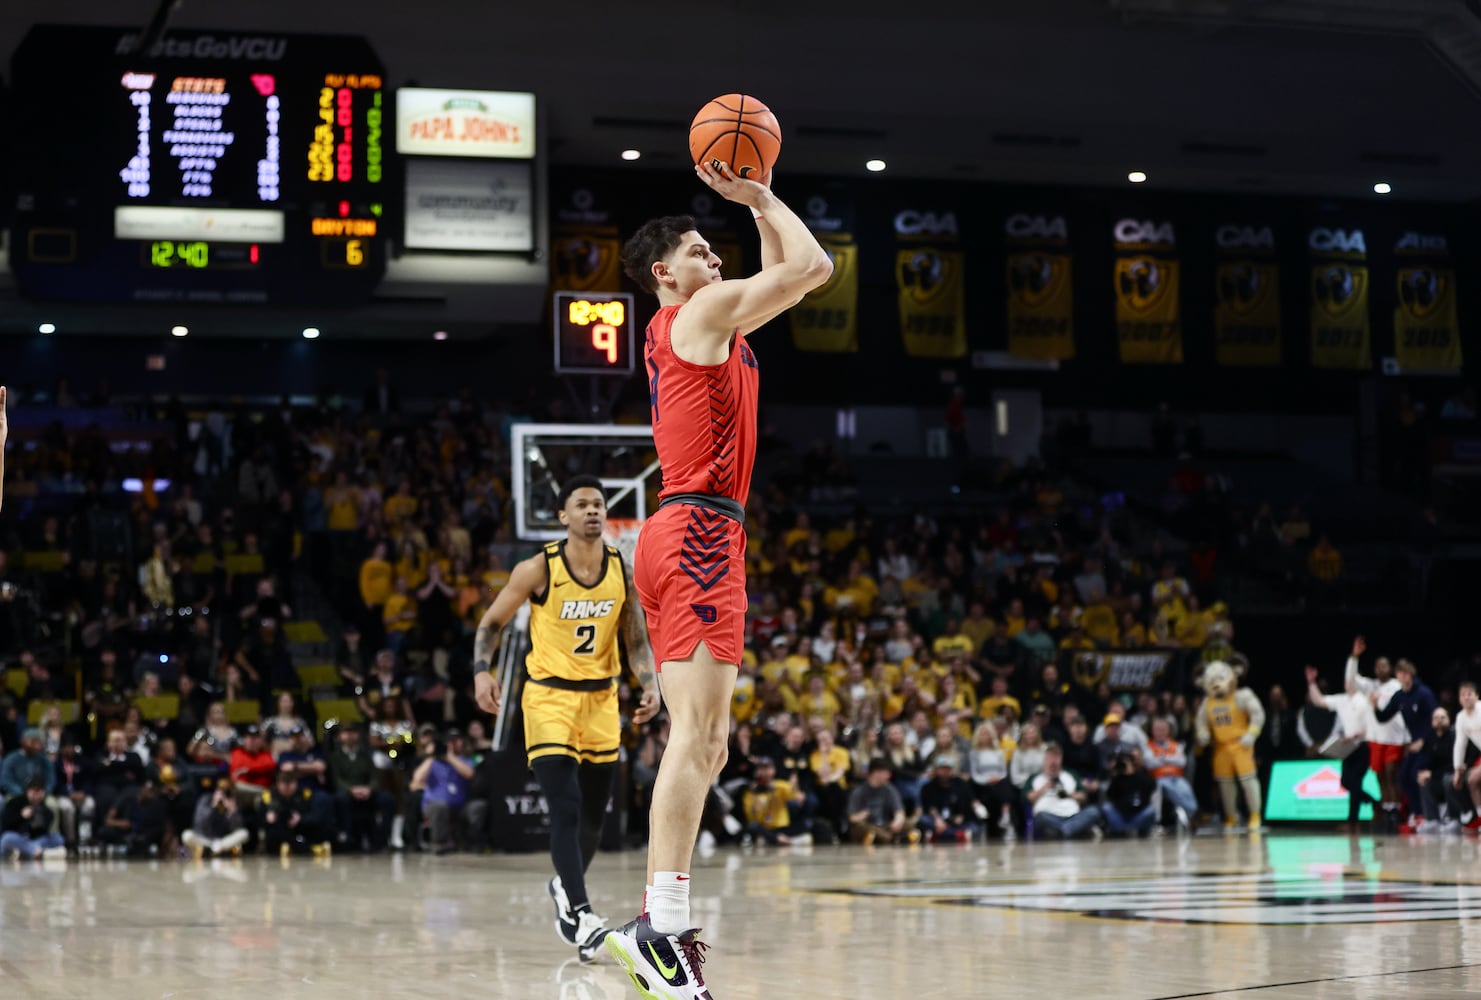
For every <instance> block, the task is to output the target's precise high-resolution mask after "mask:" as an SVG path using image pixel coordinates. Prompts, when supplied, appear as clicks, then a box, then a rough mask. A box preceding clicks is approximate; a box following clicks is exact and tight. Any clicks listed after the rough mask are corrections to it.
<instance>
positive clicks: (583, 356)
mask: <svg viewBox="0 0 1481 1000" xmlns="http://www.w3.org/2000/svg"><path fill="white" fill-rule="evenodd" d="M555 370H556V371H557V372H561V373H563V374H586V375H629V374H631V373H632V370H633V297H632V296H631V295H628V294H626V293H619V292H609V293H606V294H603V293H600V292H556V293H555Z"/></svg>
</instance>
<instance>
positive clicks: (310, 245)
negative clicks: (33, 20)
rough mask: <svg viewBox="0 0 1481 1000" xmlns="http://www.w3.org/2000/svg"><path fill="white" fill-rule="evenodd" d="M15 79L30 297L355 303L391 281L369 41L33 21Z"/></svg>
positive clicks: (389, 201) (18, 178)
mask: <svg viewBox="0 0 1481 1000" xmlns="http://www.w3.org/2000/svg"><path fill="white" fill-rule="evenodd" d="M11 79H12V81H13V85H14V86H13V100H12V107H13V109H14V136H13V138H14V141H13V142H12V143H10V148H11V150H13V153H12V154H11V155H10V156H9V159H10V164H9V166H10V168H11V172H12V173H13V175H14V177H15V189H16V205H17V210H16V213H15V242H14V244H13V246H14V249H13V250H12V253H11V266H12V269H13V270H14V272H15V275H16V280H17V283H18V284H19V286H20V288H21V290H22V291H23V292H24V293H25V294H26V295H27V296H28V297H31V298H39V299H54V300H91V301H125V302H126V301H144V302H190V303H203V304H204V303H223V304H232V305H236V304H247V303H297V304H327V305H349V304H353V303H355V302H359V301H363V300H364V299H366V298H368V297H369V295H370V293H371V292H372V291H373V290H374V288H375V286H376V284H377V283H378V282H379V280H380V278H381V276H382V275H383V274H384V271H385V263H386V261H385V258H386V254H385V247H386V234H387V233H388V231H389V230H388V229H387V225H388V220H387V219H386V217H385V216H386V212H387V210H388V209H392V208H396V207H399V205H400V204H401V198H400V197H399V196H393V194H392V191H391V182H390V180H389V179H388V177H387V173H388V170H387V168H388V162H387V161H388V152H389V146H390V144H391V140H392V138H393V136H394V134H395V133H394V131H393V125H394V123H393V122H392V121H391V107H390V105H391V103H392V102H391V95H390V91H389V90H387V89H386V88H385V85H384V84H385V81H384V71H383V70H382V68H381V65H380V61H379V59H378V58H377V57H376V55H375V53H374V51H373V50H372V49H371V48H370V45H369V44H368V43H367V42H366V41H365V40H364V39H362V38H356V37H350V36H333V35H331V36H313V35H292V34H271V35H256V34H247V33H235V32H209V31H192V30H185V31H174V30H171V31H168V32H166V33H165V35H164V36H163V37H162V38H161V39H160V40H159V41H158V42H157V43H155V44H154V45H152V46H151V47H150V48H149V49H148V50H147V51H141V50H139V48H138V44H137V32H136V31H135V30H131V29H126V28H99V27H91V26H79V25H36V26H34V27H33V28H31V30H30V32H29V33H28V34H27V35H26V37H25V38H24V39H23V40H22V41H21V44H20V46H19V47H18V48H17V49H16V51H15V55H14V57H13V60H12V72H11ZM8 138H10V137H8Z"/></svg>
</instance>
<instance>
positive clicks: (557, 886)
mask: <svg viewBox="0 0 1481 1000" xmlns="http://www.w3.org/2000/svg"><path fill="white" fill-rule="evenodd" d="M545 889H546V891H547V892H549V893H550V901H551V902H552V903H554V904H555V932H556V933H557V934H559V935H560V936H561V940H562V941H564V942H566V944H579V943H580V942H579V941H578V940H577V938H576V914H574V913H572V912H571V901H570V900H569V899H567V898H566V888H565V886H563V885H561V877H560V876H559V875H557V876H556V877H555V878H553V879H551V880H550V881H549V882H548V883H546V886H545Z"/></svg>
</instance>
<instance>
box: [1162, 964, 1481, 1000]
mask: <svg viewBox="0 0 1481 1000" xmlns="http://www.w3.org/2000/svg"><path fill="white" fill-rule="evenodd" d="M1477 968H1481V963H1475V962H1472V963H1469V964H1466V965H1437V966H1435V967H1434V968H1432V969H1399V970H1397V971H1395V972H1370V973H1367V974H1366V975H1361V976H1327V977H1324V978H1322V979H1297V980H1293V981H1292V982H1289V983H1265V984H1263V985H1261V986H1231V987H1230V988H1229V989H1227V990H1207V991H1205V992H1202V993H1174V994H1172V995H1170V996H1165V997H1153V998H1152V1000H1191V998H1193V997H1221V996H1224V995H1225V994H1226V993H1251V992H1254V991H1255V990H1278V989H1283V988H1284V987H1287V986H1311V985H1314V984H1316V983H1345V982H1352V981H1355V980H1358V979H1382V978H1384V977H1386V976H1419V975H1423V974H1425V973H1427V972H1453V971H1455V970H1456V969H1477Z"/></svg>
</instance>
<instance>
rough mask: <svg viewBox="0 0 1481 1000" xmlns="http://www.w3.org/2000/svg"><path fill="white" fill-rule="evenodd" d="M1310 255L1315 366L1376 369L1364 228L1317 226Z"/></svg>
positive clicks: (1309, 243)
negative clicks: (1369, 305)
mask: <svg viewBox="0 0 1481 1000" xmlns="http://www.w3.org/2000/svg"><path fill="white" fill-rule="evenodd" d="M1306 248H1307V250H1308V251H1309V252H1310V254H1311V363H1312V365H1313V366H1314V367H1316V368H1351V369H1359V370H1361V369H1365V368H1371V367H1372V366H1373V354H1372V349H1371V341H1372V339H1373V338H1372V329H1371V323H1370V321H1369V318H1368V265H1367V260H1368V244H1367V241H1366V238H1365V237H1364V236H1363V231H1362V230H1361V229H1353V230H1344V229H1329V228H1326V227H1318V228H1316V229H1313V230H1311V232H1309V233H1307V234H1306Z"/></svg>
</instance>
